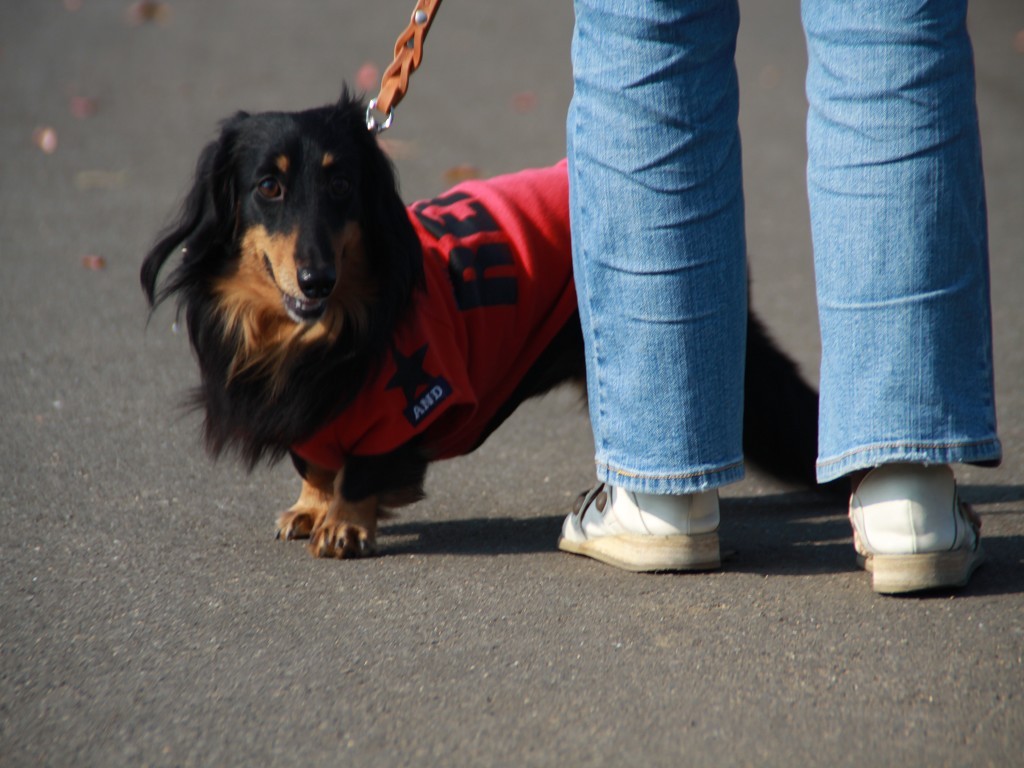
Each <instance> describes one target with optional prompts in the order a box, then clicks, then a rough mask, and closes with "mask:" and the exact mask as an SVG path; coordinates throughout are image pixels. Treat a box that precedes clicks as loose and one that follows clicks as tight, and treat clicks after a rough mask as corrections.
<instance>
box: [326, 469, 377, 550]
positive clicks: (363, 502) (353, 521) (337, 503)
mask: <svg viewBox="0 0 1024 768" xmlns="http://www.w3.org/2000/svg"><path fill="white" fill-rule="evenodd" d="M344 474H345V472H344V470H342V471H341V472H339V473H338V476H337V478H335V481H334V494H333V498H332V499H331V504H330V507H329V508H328V510H327V514H326V516H325V517H324V519H323V521H322V522H321V523H320V524H319V525H318V526H316V527H315V528H314V529H313V533H312V534H311V536H310V542H309V551H310V552H311V553H312V554H313V556H314V557H342V558H344V557H368V556H370V555H372V554H374V553H375V552H376V551H377V514H378V511H379V501H378V499H377V497H376V496H367V497H365V498H363V499H360V500H359V501H352V500H350V499H346V498H345V497H344V495H343V494H342V492H341V485H342V478H343V477H344Z"/></svg>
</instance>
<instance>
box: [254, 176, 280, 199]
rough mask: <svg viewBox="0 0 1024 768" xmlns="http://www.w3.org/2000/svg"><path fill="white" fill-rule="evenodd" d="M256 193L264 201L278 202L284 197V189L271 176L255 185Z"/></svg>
mask: <svg viewBox="0 0 1024 768" xmlns="http://www.w3.org/2000/svg"><path fill="white" fill-rule="evenodd" d="M256 191H257V192H258V193H259V195H260V197H262V198H263V199H264V200H280V199H281V198H283V197H284V187H282V186H281V182H279V181H278V180H277V179H275V178H274V177H273V176H267V177H266V178H265V179H260V181H259V183H258V184H257V185H256Z"/></svg>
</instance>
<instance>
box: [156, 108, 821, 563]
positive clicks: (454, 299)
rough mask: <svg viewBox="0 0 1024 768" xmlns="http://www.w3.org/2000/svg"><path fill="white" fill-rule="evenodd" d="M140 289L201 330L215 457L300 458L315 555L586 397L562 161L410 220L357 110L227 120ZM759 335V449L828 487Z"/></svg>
mask: <svg viewBox="0 0 1024 768" xmlns="http://www.w3.org/2000/svg"><path fill="white" fill-rule="evenodd" d="M172 256H177V265H176V267H175V268H174V270H173V271H172V273H171V274H170V275H169V276H168V277H167V278H166V280H164V281H163V282H162V284H161V285H159V286H158V278H159V275H160V272H161V269H162V268H163V267H164V265H165V263H166V262H167V261H168V260H169V259H171V257H172ZM141 280H142V286H143V289H144V291H145V293H146V296H147V298H148V300H149V303H150V305H151V307H154V308H155V307H156V305H157V304H159V302H161V301H163V300H164V299H167V298H169V297H172V296H173V297H175V298H176V300H177V302H178V309H179V312H182V311H183V312H184V315H185V319H186V322H187V326H188V332H189V339H190V341H191V344H192V347H193V350H194V352H195V356H196V358H197V360H198V363H199V370H200V385H199V387H198V388H197V389H196V390H195V392H194V394H193V396H192V398H191V403H192V405H193V406H195V407H196V408H198V409H199V410H201V411H203V412H204V414H205V421H204V436H205V443H206V447H207V448H208V450H209V452H210V453H211V454H213V455H214V456H219V455H221V454H222V453H224V452H225V451H229V450H231V451H235V452H237V453H238V454H240V456H241V458H243V459H244V460H245V462H246V463H247V464H248V466H249V468H250V470H251V469H252V468H254V467H255V466H256V465H257V464H259V463H260V462H261V461H262V460H269V461H275V460H279V459H281V458H283V457H284V456H285V455H286V454H291V457H292V460H293V461H294V464H295V466H296V469H297V470H298V471H299V474H300V475H301V476H302V489H301V492H300V494H299V498H298V501H297V502H296V503H295V504H294V505H293V506H292V507H291V508H290V509H289V510H288V511H286V512H284V513H283V514H281V515H280V517H279V518H278V521H277V533H278V536H279V537H280V538H284V539H293V538H309V539H310V541H309V548H310V551H311V552H312V553H313V554H314V555H316V556H321V557H358V556H365V555H369V554H372V553H373V552H374V551H375V539H376V529H377V520H378V517H379V516H380V515H381V514H382V510H384V509H390V508H393V507H395V506H401V505H403V504H409V503H411V502H413V501H416V500H417V499H420V498H422V496H423V491H422V487H423V479H424V475H425V473H426V467H427V465H428V463H430V462H431V461H434V460H438V459H443V458H447V457H451V456H456V455H461V454H465V453H469V452H470V451H472V450H474V449H475V448H476V447H477V446H479V445H480V444H481V443H482V442H483V441H484V440H485V439H486V438H487V436H488V435H489V434H490V433H491V432H493V430H494V429H496V428H497V427H498V426H499V425H500V424H501V423H502V421H504V420H505V419H506V418H507V417H508V416H509V415H510V414H511V413H512V412H513V411H514V410H515V409H516V407H518V405H519V404H520V403H522V402H523V401H524V400H526V399H528V398H530V397H534V396H536V395H539V394H542V393H544V392H547V391H548V390H550V389H551V388H552V387H554V386H556V385H558V384H561V383H563V382H567V381H572V382H575V383H577V384H581V385H582V384H584V382H585V366H584V354H583V337H582V333H581V329H580V321H579V315H578V312H577V309H576V295H575V290H574V286H573V280H572V266H571V248H570V238H569V224H568V179H567V172H566V167H565V163H564V161H563V162H562V163H560V164H558V165H556V166H554V167H552V168H546V169H540V170H534V171H523V172H520V173H515V174H509V175H507V176H503V177H498V178H496V179H492V180H489V181H469V182H465V183H463V184H461V185H459V186H457V187H455V188H454V189H453V190H451V191H450V192H448V193H446V194H445V195H443V196H442V197H439V198H437V199H435V200H430V201H424V202H420V203H416V204H414V205H412V206H411V207H408V208H407V207H406V206H405V204H404V203H403V202H402V200H401V199H400V197H399V195H398V191H397V184H396V178H395V175H394V171H393V169H392V167H391V164H390V162H389V161H388V159H387V157H386V155H385V154H384V152H383V151H382V150H381V148H380V147H379V146H378V143H377V141H376V139H375V137H374V136H373V135H372V134H371V133H370V132H369V131H368V130H367V129H366V126H365V123H364V106H363V104H362V103H360V101H359V100H358V99H356V98H353V97H351V96H350V95H349V94H348V93H347V91H346V92H343V94H342V96H341V98H340V100H339V101H338V102H337V103H336V104H333V105H330V106H325V107H321V108H317V109H311V110H306V111H302V112H294V113H284V112H269V113H261V114H247V113H244V112H239V113H237V114H236V115H234V116H233V117H231V118H229V119H227V120H225V121H224V122H223V123H222V124H221V130H220V135H219V137H218V138H217V139H216V140H215V141H213V142H212V143H210V144H209V145H208V146H207V147H206V148H205V149H204V150H203V152H202V154H201V155H200V158H199V162H198V166H197V169H196V173H195V179H194V184H193V186H192V188H191V191H190V192H189V193H188V194H187V196H186V198H185V201H184V204H183V206H182V209H181V211H180V214H179V216H178V217H177V219H176V220H175V221H174V223H173V224H172V225H171V226H169V227H168V228H167V230H166V231H164V232H163V233H162V235H161V236H160V237H159V238H158V240H157V242H156V244H155V245H154V246H153V248H152V250H151V251H150V252H149V254H148V255H147V257H146V259H145V262H144V263H143V265H142V273H141ZM158 289H159V290H158ZM747 335H748V340H747V364H746V394H745V417H744V449H745V451H746V453H747V455H748V456H749V457H750V459H751V460H752V461H754V462H755V463H756V464H758V465H759V466H761V467H762V468H763V469H765V470H767V471H768V472H770V473H772V474H774V475H775V476H777V477H779V478H781V479H783V480H787V481H794V482H799V483H804V484H813V483H814V474H813V473H814V458H815V453H816V441H817V403H818V397H817V394H816V393H815V392H814V390H813V389H811V388H810V387H809V386H808V385H807V384H806V383H805V382H804V381H803V380H802V379H801V377H800V375H799V373H798V372H797V369H796V366H795V365H794V363H793V362H792V361H791V360H789V359H788V358H787V357H786V356H785V355H784V354H783V353H782V352H781V351H780V350H779V349H778V348H777V347H776V346H775V345H774V343H773V342H772V341H771V340H770V339H769V337H768V335H767V334H766V332H765V330H764V328H763V326H762V325H761V324H760V323H759V322H758V321H757V319H756V318H755V317H754V315H753V314H750V315H749V316H748V329H747Z"/></svg>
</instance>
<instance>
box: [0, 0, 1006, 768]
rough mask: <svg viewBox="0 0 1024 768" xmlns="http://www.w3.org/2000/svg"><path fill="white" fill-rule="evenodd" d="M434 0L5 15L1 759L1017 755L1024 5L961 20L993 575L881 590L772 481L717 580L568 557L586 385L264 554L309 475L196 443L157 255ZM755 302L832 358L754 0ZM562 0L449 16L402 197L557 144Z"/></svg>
mask: <svg viewBox="0 0 1024 768" xmlns="http://www.w3.org/2000/svg"><path fill="white" fill-rule="evenodd" d="M411 6H412V2H411V0H373V2H362V3H355V2H351V1H350V0H336V1H335V2H325V1H324V0H297V1H296V2H293V3H280V2H267V0H245V1H243V0H218V2H204V1H203V0H169V2H166V3H161V2H147V3H134V4H132V3H128V2H112V1H109V0H64V2H56V1H55V0H54V1H52V2H38V1H36V2H31V3H29V2H21V3H14V2H6V3H3V5H2V6H0V72H2V77H0V232H2V233H3V237H2V238H0V331H2V333H0V403H2V407H0V585H2V586H0V765H3V766H36V765H46V766H90V765H95V766H110V765H126V766H138V765H161V766H163V765H166V766H178V765H200V766H221V765H245V766H253V765H302V766H314V765H331V766H334V765H380V766H387V765H417V766H435V765H436V766H448V765H460V766H461V765H466V766H474V765H482V766H486V765H508V766H549V765H550V766H554V765H559V766H575V765H612V766H617V765H631V766H633V765H636V766H647V765H651V766H740V765H753V766H776V765H778V766H783V765H785V766H793V765H829V766H847V765H850V766H852V765H856V766H864V765H880V766H885V765H900V766H918V765H921V766H925V765H927V766H940V765H950V766H966V765H991V766H1011V765H1021V764H1024V757H1022V755H1024V658H1022V657H1024V597H1022V596H1024V466H1022V462H1021V455H1022V449H1024V395H1022V387H1021V386H1020V381H1021V380H1022V378H1024V312H1022V309H1021V301H1020V295H1021V293H1022V292H1024V215H1022V214H1024V5H1022V4H1021V3H1020V2H1019V0H978V2H976V3H975V4H974V6H973V7H972V9H971V14H970V20H971V28H972V32H973V35H974V40H975V47H976V54H977V65H978V101H979V108H980V112H981V122H982V133H983V141H984V153H985V161H986V170H987V188H988V205H989V212H990V235H991V250H992V275H993V300H994V325H995V343H996V366H997V372H996V376H997V397H998V407H999V420H1000V432H1001V437H1002V439H1003V442H1004V448H1005V457H1006V458H1005V461H1004V464H1003V466H1002V467H1001V468H999V469H997V470H980V469H973V468H963V469H960V470H958V476H959V479H960V482H961V485H962V493H963V496H964V497H965V498H966V499H967V500H968V501H970V502H972V503H974V504H975V505H976V508H977V509H978V511H979V512H980V513H981V516H982V519H983V521H984V541H985V546H986V548H987V550H988V552H989V555H990V557H989V562H988V563H987V564H986V565H985V566H984V567H983V568H982V569H981V570H980V571H978V573H977V574H976V576H975V578H974V580H973V581H972V582H971V584H970V586H969V587H968V588H967V589H965V590H963V591H961V592H959V593H957V594H956V595H955V596H953V595H951V594H939V595H935V596H930V597H927V598H906V599H894V598H884V597H879V596H876V595H874V594H873V593H872V592H871V591H870V589H869V587H868V583H867V580H866V577H865V575H864V574H863V573H861V572H859V571H858V570H857V569H856V566H855V563H854V558H853V551H852V547H851V541H850V533H849V528H848V525H847V523H846V520H845V509H844V506H843V504H842V503H841V502H839V503H837V502H836V501H834V500H829V499H827V498H821V497H817V496H814V495H812V494H809V493H806V492H803V491H800V490H795V489H792V488H785V487H782V486H778V485H775V484H773V483H772V482H771V481H770V480H768V479H766V478H764V477H762V476H759V475H757V474H755V473H753V472H752V473H750V475H749V476H748V479H747V480H745V481H744V482H743V483H741V484H739V485H737V486H734V487H731V488H729V489H728V490H727V491H726V492H725V494H724V501H723V522H722V537H723V541H724V544H725V547H726V548H727V549H728V550H729V552H730V555H729V558H728V560H727V561H726V563H725V567H724V569H723V570H722V571H721V572H718V573H714V574H700V575H662V576H652V575H631V574H626V573H620V572H618V571H615V570H613V569H610V568H607V567H604V566H601V565H599V564H597V563H594V562H591V561H588V560H585V559H582V558H576V557H572V556H569V555H566V554H563V553H559V552H558V551H557V550H556V547H555V544H556V539H557V535H558V531H559V527H560V524H561V519H562V517H563V516H564V514H565V513H566V512H567V511H568V509H569V507H570V504H571V501H572V499H573V498H574V497H575V495H576V494H577V493H578V492H579V491H581V490H583V489H584V488H586V487H587V486H588V485H589V484H590V482H591V478H592V455H593V451H592V444H591V440H590V436H589V427H588V425H587V421H586V418H585V415H584V413H583V410H582V408H581V406H580V405H579V403H578V401H577V400H576V399H575V397H574V395H572V394H571V393H569V392H559V393H555V394H553V395H551V396H549V397H547V398H545V399H543V400H540V401H537V402H534V403H531V404H529V405H527V406H526V407H524V408H522V409H521V410H520V411H519V412H518V413H517V414H516V415H515V416H514V417H513V418H512V419H511V420H510V421H509V422H508V423H507V424H506V425H505V426H504V427H502V428H501V429H500V430H499V431H498V432H497V433H496V434H495V435H494V436H493V437H492V438H491V439H490V441H489V442H488V443H487V444H486V445H485V446H484V447H483V448H482V449H481V450H480V451H478V452H477V453H476V454H474V455H473V456H470V457H467V458H464V459H458V460H455V461H451V462H446V463H443V464H441V465H438V466H436V467H435V468H434V469H433V470H432V471H431V474H430V477H429V481H428V486H427V490H428V493H429V497H428V498H427V499H426V500H425V501H423V502H421V503H419V504H417V505H416V506H414V507H412V508H410V509H407V510H405V511H403V512H402V513H401V515H400V516H398V517H397V518H395V519H394V520H391V521H389V522H387V523H385V525H384V527H383V530H382V536H381V539H380V556H379V557H376V558H373V559H368V560H363V561H346V562H339V561H327V560H316V559H313V558H311V557H310V556H309V555H308V554H307V553H306V551H305V549H304V548H303V547H302V546H301V545H299V544H296V543H289V544H285V543H281V542H277V541H275V540H274V538H273V533H274V528H273V519H274V516H275V515H276V513H277V512H278V511H279V510H280V509H282V508H284V507H287V506H288V505H290V503H291V502H292V501H293V499H294V496H295V493H296V492H297V483H296V481H295V479H294V477H293V473H292V471H291V469H290V467H288V466H283V465H281V466H277V467H273V468H259V469H257V470H256V471H255V472H253V473H252V474H248V473H246V471H245V470H244V468H243V467H241V466H239V465H238V464H235V463H233V462H231V461H223V462H221V463H216V464H215V463H213V462H211V461H210V460H209V459H208V458H207V457H206V456H205V455H204V454H203V452H202V450H201V447H200V440H199V420H198V418H197V417H196V416H195V415H191V414H187V413H183V412H182V411H181V410H180V409H179V408H178V407H177V403H178V402H179V401H180V399H181V397H182V395H183V394H184V393H185V391H186V390H187V389H188V388H189V387H190V386H191V385H193V384H194V383H195V382H196V370H195V366H194V363H193V360H192V358H191V354H190V351H189V349H188V344H187V340H186V336H185V334H184V333H183V332H181V330H180V329H177V330H176V329H175V325H174V316H173V313H172V312H171V311H170V310H161V311H160V312H158V313H157V314H156V315H155V316H154V317H153V319H152V320H151V321H148V322H147V311H146V307H145V303H144V301H143V297H142V293H141V291H140V290H139V287H138V269H139V265H140V263H141V260H142V257H143V255H144V254H145V252H146V250H147V248H148V246H149V245H150V243H151V242H152V240H153V237H154V236H155V234H156V232H157V231H158V230H159V229H160V228H161V227H162V226H163V224H164V223H166V221H167V219H168V216H169V215H170V213H171V212H172V210H173V208H174V206H175V205H176V204H177V202H178V201H179V200H180V198H181V195H182V194H183V192H184V191H185V189H186V186H187V183H188V180H189V177H190V174H191V172H192V169H193V167H194V163H195V159H196V157H197V155H198V152H199V150H200V148H201V147H202V145H203V144H204V143H205V142H206V141H207V140H208V139H209V138H211V137H212V136H213V135H214V131H215V129H216V125H217V121H218V120H220V119H221V118H223V117H225V116H227V115H229V114H231V113H232V112H233V111H235V110H236V109H240V108H242V109H248V110H263V109H298V108H303V107H307V106H312V105H317V104H321V103H326V102H329V101H331V100H333V99H334V98H335V97H336V95H337V94H338V92H339V91H340V87H341V82H342V80H343V79H344V80H347V81H348V82H350V83H352V84H354V85H355V86H356V87H360V86H361V87H362V88H364V89H366V88H369V87H371V86H372V82H373V75H374V73H375V72H378V71H379V70H380V68H382V67H383V66H384V65H386V63H387V62H388V60H389V59H390V53H391V47H392V44H393V41H394V39H395V37H396V36H397V35H398V33H399V31H400V30H401V28H402V27H403V26H404V25H405V23H406V21H407V19H408V15H409V12H410V11H411ZM741 7H742V11H743V26H742V33H741V41H740V49H739V54H738V61H739V67H740V73H741V90H742V99H743V101H742V109H741V122H742V126H741V128H742V131H743V139H744V157H745V160H744V162H745V166H746V198H747V212H748V216H747V225H748V241H749V245H750V251H751V269H752V273H753V276H754V296H755V299H754V301H755V304H756V306H757V307H758V309H759V311H760V312H761V314H762V315H763V317H764V318H765V320H766V322H767V323H768V325H769V326H770V327H771V328H772V330H773V332H774V334H775V335H776V336H777V337H778V338H779V340H780V341H781V343H782V344H783V346H784V347H785V348H786V349H787V350H789V351H790V352H791V353H792V354H793V355H794V356H795V357H796V358H797V359H798V360H799V361H800V363H801V365H802V366H803V368H804V370H805V372H806V373H807V375H808V376H809V377H811V378H812V379H813V378H814V376H815V366H816V364H817V358H818V346H817V345H818V341H817V323H816V315H815V308H814V297H813V276H812V274H811V251H810V238H809V234H808V222H807V218H808V217H807V210H806V197H805V192H804V160H805V150H804V143H803V137H804V129H803V121H804V115H805V102H804V97H803V74H804V67H805V54H804V46H803V39H802V33H801V31H800V27H799V18H798V16H799V9H798V4H797V3H796V2H795V0H785V1H784V2H779V3H759V2H755V1H754V0H743V2H742V3H741ZM571 30H572V8H571V4H570V3H568V2H567V1H563V2H559V3H551V2H547V1H546V0H519V1H518V2H505V3H496V2H484V1H483V0H476V1H475V2H469V0H449V2H446V3H445V4H444V5H443V7H442V8H441V11H440V13H439V15H438V18H437V21H436V22H435V24H434V28H433V30H432V32H431V35H430V38H429V39H428V41H427V46H426V55H425V58H424V64H423V67H422V68H421V69H420V71H419V72H417V73H416V74H415V75H414V76H413V80H412V87H411V89H410V92H409V95H408V96H407V98H406V100H405V102H404V103H403V104H402V105H401V107H400V109H399V110H398V113H397V119H396V124H395V127H394V128H393V129H392V130H391V132H390V133H388V134H387V140H388V142H389V151H390V152H391V153H392V155H393V156H394V158H395V160H396V163H397V166H398V169H399V173H400V175H401V179H402V187H403V192H404V193H405V196H406V197H407V198H408V199H409V200H410V201H411V200H413V199H416V198H420V197H424V196H428V195H433V194H436V193H438V192H440V191H442V190H443V189H445V188H446V187H447V186H449V185H450V180H451V179H453V178H456V177H458V176H460V175H465V174H470V173H479V174H483V175H490V174H496V173H501V172H505V171H512V170H516V169H519V168H523V167H527V166H535V165H542V164H547V163H552V162H555V161H556V160H558V159H559V158H560V157H561V156H562V154H563V153H564V121H565V112H566V108H567V105H568V101H569V98H570V94H571V77H570V68H569V41H570V36H571Z"/></svg>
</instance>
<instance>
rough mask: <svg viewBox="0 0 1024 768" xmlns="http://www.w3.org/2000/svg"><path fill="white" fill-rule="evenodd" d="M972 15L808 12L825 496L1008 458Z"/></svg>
mask: <svg viewBox="0 0 1024 768" xmlns="http://www.w3.org/2000/svg"><path fill="white" fill-rule="evenodd" d="M965 13H966V2H965V0H940V1H939V2H930V3H920V2H916V0H915V1H914V2H904V0H861V1H859V2H854V3H848V2H831V3H830V2H824V1H823V0H805V2H804V4H803V17H804V26H805V30H806V34H807V41H808V55H809V68H808V75H807V95H808V100H809V102H810V111H809V114H808V124H807V142H808V170H807V186H808V197H809V200H810V206H811V226H812V234H813V238H814V257H815V271H816V277H817V289H818V310H819V316H820V321H821V335H822V363H821V425H820V438H819V442H820V446H819V460H818V480H819V482H827V481H829V480H834V479H836V478H838V477H841V476H843V475H846V474H849V473H851V472H853V471H855V470H858V469H865V468H870V467H874V466H877V465H879V464H885V463H892V462H922V463H950V462H968V463H981V462H992V461H994V460H997V459H998V458H999V455H1000V447H999V442H998V440H997V438H996V427H995V408H994V398H993V385H992V334H991V320H990V307H989V280H988V250H987V248H988V244H987V233H986V219H985V191H984V186H983V183H982V171H981V150H980V142H979V138H978V121H977V113H976V109H975V103H974V68H973V59H972V51H971V45H970V40H969V39H968V37H967V30H966V25H965Z"/></svg>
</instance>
